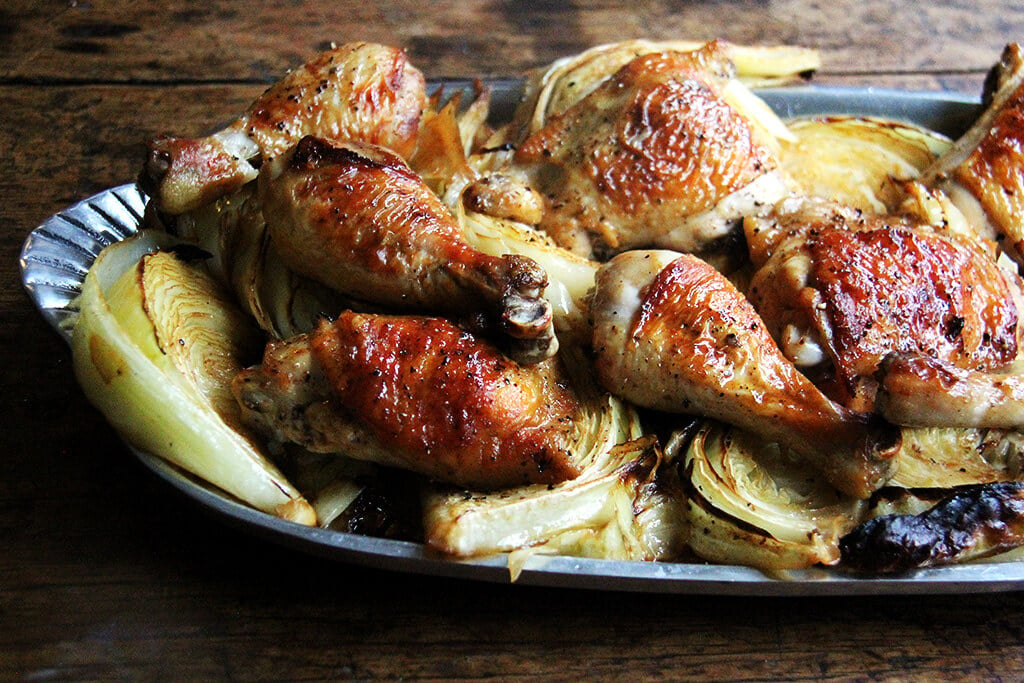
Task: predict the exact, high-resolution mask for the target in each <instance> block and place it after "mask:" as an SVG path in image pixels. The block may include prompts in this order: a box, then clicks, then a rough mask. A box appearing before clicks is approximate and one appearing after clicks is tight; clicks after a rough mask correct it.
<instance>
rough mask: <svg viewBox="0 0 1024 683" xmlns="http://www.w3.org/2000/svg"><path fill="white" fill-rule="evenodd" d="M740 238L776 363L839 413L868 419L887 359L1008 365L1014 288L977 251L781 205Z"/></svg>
mask: <svg viewBox="0 0 1024 683" xmlns="http://www.w3.org/2000/svg"><path fill="white" fill-rule="evenodd" d="M746 232H747V240H748V244H750V249H751V252H752V254H753V257H754V262H755V265H756V266H759V267H758V269H757V272H756V273H755V275H754V277H753V279H752V281H751V283H750V287H749V290H748V296H749V297H750V300H751V302H752V303H753V305H754V307H755V308H756V309H757V310H758V312H759V313H760V314H761V317H762V318H763V319H764V320H765V321H766V322H767V323H768V327H769V331H770V332H771V334H772V336H773V337H774V338H775V339H776V340H778V341H779V344H780V347H781V348H782V350H783V352H784V353H785V354H786V356H787V357H788V358H790V359H791V360H793V361H794V362H795V363H797V364H798V365H799V366H800V367H801V368H802V369H803V370H804V371H805V372H806V373H808V374H809V375H810V376H812V377H814V378H815V379H816V380H817V381H819V383H820V384H821V386H823V387H825V388H826V390H827V393H828V394H829V395H830V396H832V397H833V398H834V399H835V400H838V401H840V402H841V403H843V404H844V405H847V406H848V407H852V408H854V409H856V410H860V411H866V412H867V411H871V410H872V409H873V405H874V398H875V391H876V387H877V383H876V378H875V373H876V371H877V370H878V369H879V366H880V364H881V363H882V361H883V360H884V359H885V358H886V357H887V356H888V355H890V354H893V353H909V354H922V355H926V356H929V357H931V358H935V359H939V360H942V361H944V362H948V363H951V364H953V365H954V366H956V367H959V368H963V369H970V370H994V369H998V368H1003V367H1005V366H1007V365H1008V364H1009V363H1011V362H1012V361H1013V360H1014V359H1015V358H1016V357H1017V353H1018V346H1019V338H1020V333H1021V332H1020V325H1021V315H1020V311H1021V310H1024V309H1022V307H1021V303H1022V299H1021V284H1020V281H1019V279H1018V278H1017V277H1016V275H1014V274H1013V273H1009V272H1007V271H1005V270H1004V269H1002V268H1000V267H999V265H998V264H997V261H996V259H995V258H994V256H993V254H992V253H991V252H989V251H987V250H986V249H984V248H983V246H982V245H981V244H979V243H977V242H971V241H967V240H964V239H962V238H960V237H959V236H957V235H953V234H947V233H943V232H942V231H940V230H936V229H932V228H931V227H929V226H925V225H921V224H919V223H917V222H915V221H913V220H911V219H908V218H900V217H895V216H883V215H874V214H866V213H862V212H860V211H855V210H850V209H846V208H844V207H841V206H838V205H835V204H831V203H829V202H824V201H817V200H794V201H791V202H785V203H783V204H782V205H780V206H779V207H778V210H777V212H776V213H775V214H773V215H772V216H771V217H769V218H763V219H750V220H747V221H746ZM935 390H936V391H942V388H941V387H938V386H936V387H935ZM925 412H926V410H925Z"/></svg>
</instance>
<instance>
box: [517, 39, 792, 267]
mask: <svg viewBox="0 0 1024 683" xmlns="http://www.w3.org/2000/svg"><path fill="white" fill-rule="evenodd" d="M732 68H733V67H732V65H731V63H730V62H729V61H728V59H727V58H726V56H725V54H724V52H723V51H722V50H721V49H720V48H719V46H717V45H716V44H714V43H712V44H709V46H707V47H705V48H704V49H702V50H699V51H696V52H690V53H686V52H658V53H652V54H645V55H642V56H640V57H637V58H636V59H634V60H633V61H631V62H629V63H628V64H627V65H626V66H624V67H622V68H621V69H620V70H619V71H618V72H617V73H615V74H614V75H613V76H612V77H611V78H610V79H608V80H607V81H605V82H604V83H603V84H601V85H600V86H599V87H598V88H597V89H596V90H594V91H593V92H591V93H590V94H589V95H587V96H586V97H585V98H583V99H582V100H581V101H580V102H578V103H576V104H575V105H573V106H572V107H570V108H569V109H568V110H566V111H565V112H563V113H561V114H559V115H557V116H555V117H553V118H552V120H551V121H550V122H549V123H548V124H547V125H546V126H545V127H544V128H542V129H541V130H539V131H537V132H536V133H534V134H533V135H531V136H530V137H528V138H527V139H526V140H525V141H524V142H523V143H522V145H520V147H519V148H518V150H517V151H516V154H515V160H516V163H518V164H521V165H524V166H526V167H528V168H529V169H530V172H531V174H532V176H533V178H534V179H535V183H536V186H537V188H538V189H539V190H540V191H541V192H542V193H543V194H545V195H546V197H547V204H548V206H547V211H546V214H545V216H544V218H543V219H542V221H541V226H542V227H543V228H544V229H545V230H546V231H547V232H549V233H550V234H551V235H552V236H553V237H554V238H555V240H556V241H558V242H559V243H560V244H561V245H562V246H563V247H566V248H569V249H572V250H574V251H576V252H577V253H582V254H583V255H585V256H589V255H590V254H591V252H592V251H597V252H599V253H609V252H611V253H614V252H619V251H623V250H626V249H629V248H633V247H644V246H660V247H665V248H670V249H675V250H677V251H687V252H692V251H698V250H700V249H702V248H704V247H706V246H708V245H709V244H711V243H713V242H714V241H715V240H717V239H719V238H721V237H722V236H723V235H725V234H728V233H729V232H731V231H732V229H733V227H734V225H735V221H736V220H737V219H738V218H740V217H742V216H743V215H746V214H750V213H755V212H756V211H757V209H758V207H760V206H770V205H771V204H772V203H774V202H775V201H776V200H777V199H779V198H780V197H781V196H782V194H783V193H784V191H785V190H784V187H783V184H782V182H781V180H779V178H778V177H777V176H776V174H774V173H771V171H772V170H773V169H774V168H775V165H776V164H775V161H774V160H773V157H772V155H771V153H770V152H769V150H768V149H767V148H766V147H765V146H764V145H763V144H762V143H761V142H760V141H759V140H758V139H757V137H756V135H755V134H754V133H753V131H752V129H751V126H750V124H749V122H748V121H746V120H745V119H744V118H743V117H742V116H741V115H740V114H739V113H738V112H737V111H736V110H735V109H733V108H732V107H731V106H730V105H729V104H727V103H726V102H725V100H724V99H723V98H722V97H721V95H720V92H719V91H720V89H721V88H722V87H723V84H724V83H725V82H726V81H727V80H728V79H729V78H730V77H731V71H732Z"/></svg>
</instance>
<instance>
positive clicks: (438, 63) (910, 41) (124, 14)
mask: <svg viewBox="0 0 1024 683" xmlns="http://www.w3.org/2000/svg"><path fill="white" fill-rule="evenodd" d="M1022 26H1024V7H1022V6H1021V5H1020V3H1012V2H1011V3H1005V2H1001V1H1000V0H982V1H981V2H976V3H965V2H960V1H958V0H939V1H937V2H931V3H926V4H921V3H912V2H895V3H894V2H889V1H888V0H864V1H862V2H857V1H851V0H840V1H836V2H821V1H812V0H780V1H773V2H765V1H763V0H739V1H735V2H722V1H712V2H693V1H690V2H687V1H685V0H684V1H679V0H660V1H652V0H645V1H643V2H636V3H617V2H583V1H580V0H575V1H570V2H528V1H526V0H512V1H506V2H502V1H500V0H463V1H460V2H453V1H450V0H446V1H441V2H436V1H435V2H421V1H415V0H397V1H394V2H387V3H369V2H367V3H355V2H314V1H313V0H295V1H292V2H284V1H281V0H277V1H275V2H263V3H250V4H248V5H241V4H240V3H237V2H231V1H230V0H212V1H211V2H207V3H195V2H182V1H180V0H178V1H176V2H168V3H155V2H151V1H150V2H131V3H117V2H109V1H108V2H85V1H80V2H53V1H50V2H31V1H29V0H13V1H12V2H9V3H7V4H6V9H3V10H0V36H2V37H3V38H4V43H5V45H4V47H3V51H2V55H0V78H4V79H8V80H16V81H18V82H43V81H47V82H72V83H90V82H97V81H100V82H145V83H153V82H160V83H180V82H183V81H211V80H213V81H217V82H224V81H228V82H270V81H272V80H273V79H275V78H276V77H277V76H278V75H279V74H281V73H282V72H283V71H284V70H285V69H287V68H291V67H294V66H296V65H297V64H300V63H301V62H302V61H303V60H305V59H306V58H308V57H309V56H310V55H311V54H313V53H314V52H316V51H317V50H320V49H322V48H323V47H324V46H326V45H328V44H330V43H331V42H336V43H342V42H347V41H350V40H372V41H379V42H384V43H388V44H392V45H397V46H401V47H403V48H405V49H407V50H408V51H409V53H410V55H411V56H412V58H413V59H414V61H415V63H417V64H419V65H420V66H421V68H422V69H423V70H424V71H425V72H426V73H428V74H430V75H433V76H438V77H446V76H447V77H451V76H472V75H494V74H501V75H508V74H510V73H518V72H520V71H522V70H524V69H527V68H531V67H534V66H537V65H539V64H544V63H547V62H549V61H551V60H553V59H556V58H558V57H561V56H564V55H566V54H570V53H572V52H576V51H579V50H582V49H584V48H587V47H590V46H592V45H597V44H600V43H606V42H612V41H616V40H624V39H627V38H635V37H643V38H652V39H672V38H676V39H678V38H686V39H712V38H724V39H727V40H731V41H734V42H737V43H756V44H771V45H774V44H789V45H805V46H807V47H813V48H817V49H819V50H821V51H822V53H823V55H824V59H825V65H824V68H823V73H825V74H829V75H856V74H868V75H886V74H887V75H899V74H908V73H913V74H916V73H932V74H963V73H979V72H983V71H984V70H986V69H987V68H988V67H989V65H990V64H991V63H992V62H993V61H994V59H995V56H997V55H998V53H999V51H1000V50H1001V48H1002V46H1003V45H1004V44H1005V43H1007V42H1009V41H1011V40H1017V39H1020V37H1021V34H1022V33H1024V32H1022V30H1021V27H1022ZM72 65H73V68H69V67H71V66H72Z"/></svg>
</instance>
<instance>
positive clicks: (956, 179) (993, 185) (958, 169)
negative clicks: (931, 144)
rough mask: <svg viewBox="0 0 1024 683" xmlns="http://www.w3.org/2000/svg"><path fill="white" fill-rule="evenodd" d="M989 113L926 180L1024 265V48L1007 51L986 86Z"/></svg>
mask: <svg viewBox="0 0 1024 683" xmlns="http://www.w3.org/2000/svg"><path fill="white" fill-rule="evenodd" d="M984 99H985V102H986V105H987V106H986V109H985V111H984V112H983V113H982V115H981V116H980V117H979V118H978V119H977V121H975V123H974V124H973V125H972V126H971V127H970V129H968V130H967V132H966V133H964V135H963V136H961V137H960V138H959V139H958V140H957V141H956V142H955V144H954V145H953V146H952V147H951V148H950V149H949V151H948V152H946V153H945V154H943V155H942V156H941V157H940V158H939V159H937V160H936V162H935V164H934V165H933V166H932V167H931V168H929V169H926V171H925V173H924V174H923V179H924V181H925V182H927V183H928V184H930V185H932V186H935V187H938V188H940V189H942V190H945V191H946V192H947V193H948V194H949V195H950V196H951V198H952V199H953V201H954V202H955V203H956V204H957V206H958V207H959V208H960V209H961V210H962V211H963V212H964V214H965V215H967V216H968V217H970V218H971V219H972V223H973V224H974V227H975V229H976V230H977V232H978V234H979V235H980V236H981V237H983V238H987V239H995V240H997V241H998V242H999V243H1000V245H1001V247H1002V248H1003V249H1004V250H1005V251H1006V253H1007V255H1008V256H1010V257H1011V258H1012V259H1014V260H1015V261H1016V262H1017V263H1018V264H1021V265H1024V48H1022V47H1021V45H1019V44H1017V43H1011V44H1010V45H1007V46H1006V49H1005V50H1004V51H1003V54H1002V57H1001V59H1000V61H999V62H998V63H997V64H996V65H995V66H994V67H993V69H992V71H991V72H990V74H989V78H988V80H987V82H986V93H985V97H984Z"/></svg>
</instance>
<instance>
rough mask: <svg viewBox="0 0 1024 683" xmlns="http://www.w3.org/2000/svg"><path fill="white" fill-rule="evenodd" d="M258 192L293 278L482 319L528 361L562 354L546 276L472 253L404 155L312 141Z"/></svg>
mask: <svg viewBox="0 0 1024 683" xmlns="http://www.w3.org/2000/svg"><path fill="white" fill-rule="evenodd" d="M259 188H260V191H259V196H260V201H261V203H262V207H263V215H264V217H265V219H266V221H267V226H268V229H269V232H270V236H271V239H272V241H273V243H274V246H275V247H276V248H277V250H278V252H279V254H280V256H281V259H282V260H283V261H284V262H285V263H286V264H287V265H288V266H289V267H290V268H291V269H293V270H294V271H295V272H297V273H300V274H301V275H304V276H306V277H308V278H311V279H312V280H315V281H317V282H321V283H323V284H325V285H327V286H329V287H331V288H333V289H335V290H336V291H338V292H341V293H343V294H346V295H348V296H351V297H355V298H357V299H362V300H364V301H368V302H372V303H375V304H380V305H385V306H391V307H397V308H399V309H404V310H418V311H430V312H435V313H441V314H457V315H463V316H478V315H479V316H484V317H485V318H486V319H487V320H486V321H485V323H484V324H488V323H490V324H493V325H494V326H496V328H497V329H496V332H497V333H499V334H500V335H501V336H502V338H503V339H504V340H505V341H504V345H505V347H506V348H507V350H508V351H509V353H510V354H512V355H513V356H514V357H515V358H516V359H517V360H520V361H523V362H536V361H538V360H542V359H543V358H547V357H548V356H550V355H552V354H554V353H555V351H556V349H557V340H556V338H555V333H554V327H553V323H552V317H551V306H550V304H549V303H548V302H547V301H546V300H545V299H544V298H543V296H542V295H543V292H544V288H545V287H546V285H547V274H546V273H545V272H544V270H543V269H542V268H541V267H540V266H538V265H537V263H536V262H535V261H533V260H532V259H530V258H528V257H526V256H519V255H513V254H506V255H504V256H490V255H487V254H484V253H483V252H481V251H478V250H476V249H474V248H472V247H471V246H470V245H469V244H468V243H467V242H466V240H465V239H464V237H463V234H462V231H461V229H460V227H459V226H458V224H457V223H456V221H455V218H454V217H453V216H452V215H451V213H450V212H449V211H448V209H447V207H446V206H445V205H444V204H443V203H442V202H441V201H440V199H438V197H437V196H436V195H435V194H434V193H433V192H432V191H431V190H430V189H429V188H428V187H427V185H426V184H425V183H424V182H423V180H422V179H421V178H420V177H419V176H418V175H416V174H415V173H414V172H413V171H412V170H411V169H410V168H409V167H408V166H407V165H406V164H405V162H403V161H402V159H401V158H400V157H399V156H398V155H397V154H395V153H393V152H391V151H389V150H386V149H384V148H382V147H376V146H372V145H367V144H356V143H350V144H346V145H340V146H333V145H330V144H328V143H327V142H325V141H323V140H320V139H317V138H312V137H307V138H304V139H303V140H302V141H301V142H300V143H299V144H298V146H297V147H296V149H295V150H294V151H293V152H292V153H290V154H286V155H283V156H279V157H277V158H275V159H274V160H273V161H271V162H269V163H267V164H264V167H263V169H262V170H261V172H260V180H259Z"/></svg>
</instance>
